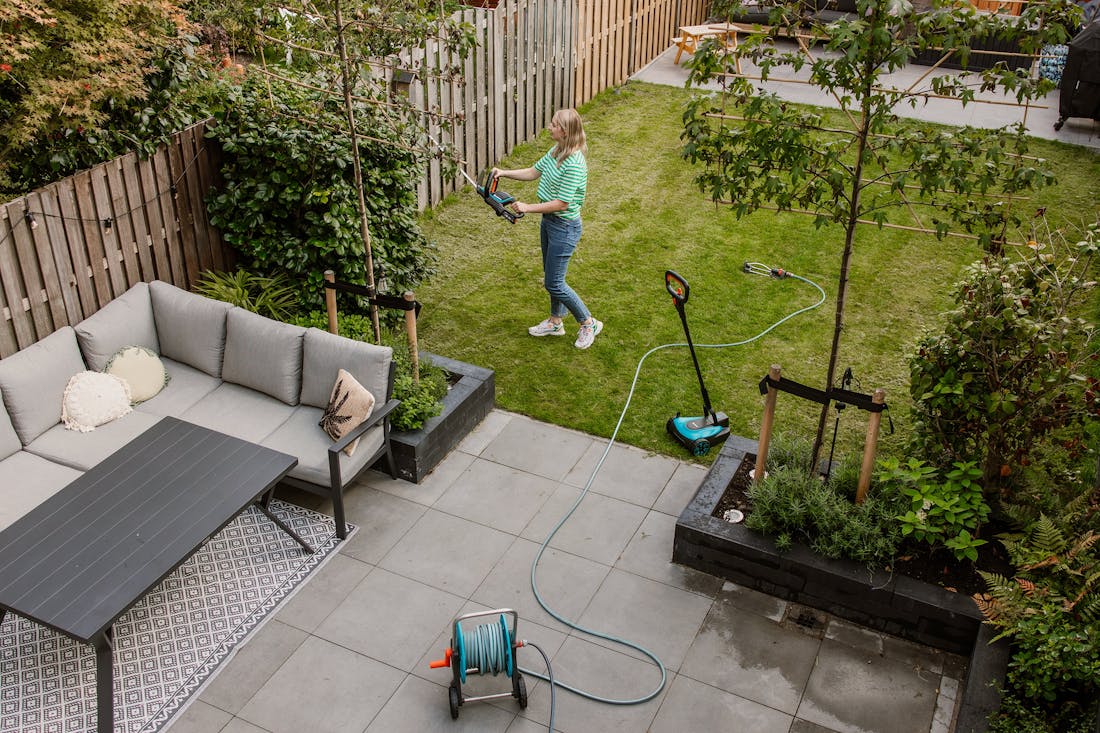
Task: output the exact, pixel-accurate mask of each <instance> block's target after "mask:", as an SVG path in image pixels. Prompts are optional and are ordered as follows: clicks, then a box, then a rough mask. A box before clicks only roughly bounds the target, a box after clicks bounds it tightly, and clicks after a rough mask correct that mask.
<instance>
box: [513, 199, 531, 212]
mask: <svg viewBox="0 0 1100 733" xmlns="http://www.w3.org/2000/svg"><path fill="white" fill-rule="evenodd" d="M512 208H513V209H515V211H516V213H517V214H527V213H529V212H530V211H531V207H530V205H528V204H525V203H523V202H522V201H513V202H512Z"/></svg>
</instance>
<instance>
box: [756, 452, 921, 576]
mask: <svg viewBox="0 0 1100 733" xmlns="http://www.w3.org/2000/svg"><path fill="white" fill-rule="evenodd" d="M776 443H777V445H776V448H777V449H778V450H776V451H772V450H769V459H768V476H767V477H766V478H765V479H764V480H763V481H762V482H761V483H760V484H758V485H756V486H754V487H752V488H751V489H750V490H749V492H748V493H749V497H750V498H751V499H752V511H751V512H750V513H749V514H748V516H747V517H746V519H745V526H746V527H748V528H749V529H752V530H754V531H757V532H762V533H765V534H769V535H772V536H773V537H774V538H775V543H776V547H777V548H778V549H780V550H785V549H788V548H789V547H790V545H791V544H792V543H793V542H795V541H798V542H802V543H804V544H806V545H809V546H810V548H811V549H812V550H813V551H814V552H816V553H818V554H820V555H822V556H824V557H828V558H834V559H838V558H844V559H848V560H854V561H856V562H861V563H865V564H867V565H871V566H876V567H877V566H883V565H887V564H889V563H890V561H891V560H892V559H893V558H894V556H895V554H896V551H897V547H898V545H899V543H900V542H901V539H902V535H901V526H900V524H899V522H898V521H897V519H896V517H897V515H898V514H899V513H900V511H901V504H900V503H899V501H898V499H897V497H896V495H890V494H887V493H883V492H881V491H879V490H878V489H877V487H875V486H872V487H871V490H870V491H869V492H868V496H867V500H866V501H864V503H863V504H854V503H853V502H852V500H851V499H850V498H849V497H850V496H852V495H854V494H855V483H856V479H857V477H858V469H856V470H852V469H851V468H849V467H846V466H845V464H844V463H843V462H842V465H841V467H838V468H837V470H835V471H834V472H833V473H832V475H831V476H830V479H829V480H828V481H825V482H823V481H821V480H820V479H818V478H816V477H814V476H810V475H808V474H807V473H806V469H805V466H806V465H807V464H808V463H809V450H810V445H809V443H808V442H806V443H804V444H803V443H795V444H786V443H782V442H780V441H776ZM779 456H782V457H783V461H784V463H782V464H780V462H779ZM772 458H776V460H775V462H774V463H773V461H772Z"/></svg>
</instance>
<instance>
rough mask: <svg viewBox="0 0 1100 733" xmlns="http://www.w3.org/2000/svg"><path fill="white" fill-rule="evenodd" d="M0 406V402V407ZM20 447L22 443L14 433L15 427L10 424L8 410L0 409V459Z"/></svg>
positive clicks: (18, 449) (0, 405) (15, 451)
mask: <svg viewBox="0 0 1100 733" xmlns="http://www.w3.org/2000/svg"><path fill="white" fill-rule="evenodd" d="M2 406H3V405H2V404H0V407H2ZM22 448H23V444H22V443H20V442H19V436H18V435H17V434H16V432H15V428H13V427H12V426H11V418H10V417H8V411H7V410H3V409H0V461H2V460H4V459H5V458H7V457H8V456H10V455H11V454H13V453H18V452H19V451H20V450H21V449H22Z"/></svg>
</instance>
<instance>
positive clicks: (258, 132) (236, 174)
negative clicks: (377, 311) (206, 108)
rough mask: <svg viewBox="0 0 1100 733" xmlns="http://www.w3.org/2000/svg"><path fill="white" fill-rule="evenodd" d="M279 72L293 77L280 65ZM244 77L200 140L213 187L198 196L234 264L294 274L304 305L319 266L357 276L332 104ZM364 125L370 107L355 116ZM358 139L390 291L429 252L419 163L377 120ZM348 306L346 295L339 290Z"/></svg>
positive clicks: (347, 184) (348, 155) (416, 272)
mask: <svg viewBox="0 0 1100 733" xmlns="http://www.w3.org/2000/svg"><path fill="white" fill-rule="evenodd" d="M284 73H293V72H291V71H289V70H288V71H286V72H284ZM271 84H272V86H271V88H272V92H273V95H274V101H272V99H271V98H269V96H268V89H267V87H266V86H265V85H264V84H263V83H261V82H259V81H257V80H255V79H251V78H250V79H246V80H245V82H244V83H243V85H242V86H241V87H239V88H237V89H235V90H233V92H232V94H231V95H230V99H229V100H228V102H229V103H228V104H227V105H226V107H225V109H224V110H223V111H221V112H219V113H218V114H217V115H216V123H215V124H214V125H212V126H211V128H210V130H209V133H208V134H209V135H210V137H212V138H214V139H216V140H218V141H219V142H220V143H221V146H222V151H223V154H224V155H223V164H222V168H221V171H220V173H221V177H222V179H223V185H222V187H221V188H220V189H218V190H216V191H214V192H212V193H211V194H210V195H209V196H208V198H207V208H208V210H209V212H210V221H211V223H212V224H214V225H215V226H217V227H218V228H219V229H221V231H222V234H223V236H224V237H225V240H226V242H228V243H229V244H231V245H232V246H233V247H234V248H235V249H236V250H237V251H238V252H240V253H241V254H242V255H243V256H244V264H245V266H246V267H249V268H250V269H254V270H258V271H260V272H263V273H267V274H270V273H275V272H285V273H289V274H290V275H291V276H293V277H295V278H300V279H301V281H302V286H301V288H300V298H301V301H302V303H303V305H305V306H306V307H316V306H318V305H320V304H321V302H322V293H323V292H324V291H323V279H324V271H325V270H333V271H335V273H336V277H337V279H339V280H344V281H347V282H354V283H364V282H366V260H365V253H364V246H363V240H362V237H361V232H360V219H359V211H358V204H357V200H358V195H357V194H356V191H355V186H354V177H353V172H352V150H351V145H350V142H349V140H348V138H347V136H346V135H340V134H338V133H336V132H334V131H333V129H337V130H338V129H340V125H341V124H342V122H341V117H340V110H339V109H338V108H336V107H334V106H333V102H332V101H331V100H329V99H328V98H327V97H325V98H324V99H322V100H318V99H314V98H312V97H311V96H310V94H311V93H309V92H308V91H304V90H303V89H302V88H301V87H293V86H291V85H289V84H277V83H275V82H272V83H271ZM356 114H357V115H359V119H361V120H363V121H364V124H367V125H369V124H370V122H369V121H370V119H371V116H372V114H374V113H373V111H372V110H370V109H360V110H358V111H357V112H356ZM377 128H378V129H377V130H376V131H375V132H374V133H373V134H372V137H371V138H366V137H364V138H360V142H359V145H360V147H359V153H360V159H361V161H362V174H363V179H364V180H363V184H364V187H365V189H366V190H367V191H368V192H369V195H368V196H367V199H366V202H367V209H368V219H369V223H368V226H369V230H370V239H371V248H372V254H373V262H374V268H375V272H374V277H375V280H376V282H377V281H379V280H381V278H382V277H383V276H385V278H386V280H387V282H388V284H389V288H390V289H391V290H392V291H395V292H401V291H404V290H412V289H415V288H416V287H417V286H418V285H419V284H420V283H421V282H422V281H423V280H424V279H425V278H426V277H427V276H428V275H430V274H431V272H432V268H433V264H434V256H433V253H432V251H431V248H430V247H429V245H428V243H427V242H426V241H425V240H424V237H423V235H422V234H421V232H420V228H419V224H418V222H417V199H416V189H417V185H418V183H419V180H420V173H421V168H420V163H419V161H418V160H417V157H416V155H415V154H414V153H412V152H410V150H409V149H408V146H406V145H403V144H401V142H400V141H398V140H395V139H394V140H390V139H387V136H391V137H393V136H395V135H396V133H395V132H392V131H390V128H389V127H388V126H386V125H382V124H380V125H378V126H377ZM340 298H341V300H342V301H343V302H344V304H345V305H353V303H352V299H351V297H350V296H344V295H341V296H340Z"/></svg>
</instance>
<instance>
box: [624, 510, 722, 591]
mask: <svg viewBox="0 0 1100 733" xmlns="http://www.w3.org/2000/svg"><path fill="white" fill-rule="evenodd" d="M675 534H676V517H673V516H670V515H668V514H662V513H661V512H658V511H651V512H649V514H647V515H646V518H645V519H644V520H642V526H640V527H638V531H637V532H635V533H634V537H633V538H632V539H631V540H630V543H629V544H628V545H627V546H626V549H625V550H623V552H622V554H621V555H619V559H618V561H617V562H616V563H615V567H616V568H619V569H621V570H629V571H630V572H632V573H635V574H637V575H641V576H643V577H646V578H649V579H650V580H656V581H658V582H661V583H667V584H668V585H672V586H675V587H677V588H682V589H684V590H689V591H691V592H693V593H700V594H702V595H705V596H708V597H713V596H714V594H715V593H717V592H718V589H719V588H721V587H722V579H721V578H716V577H715V576H713V575H709V574H707V573H703V572H700V571H698V570H695V569H693V568H689V567H686V566H684V565H679V564H677V563H674V562H672V543H673V540H674V539H675Z"/></svg>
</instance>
